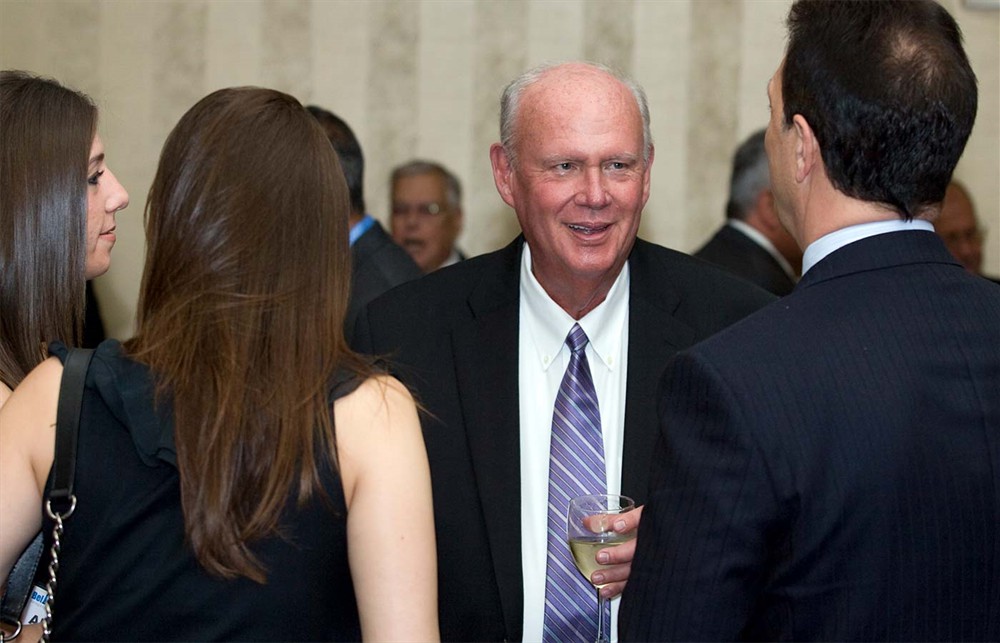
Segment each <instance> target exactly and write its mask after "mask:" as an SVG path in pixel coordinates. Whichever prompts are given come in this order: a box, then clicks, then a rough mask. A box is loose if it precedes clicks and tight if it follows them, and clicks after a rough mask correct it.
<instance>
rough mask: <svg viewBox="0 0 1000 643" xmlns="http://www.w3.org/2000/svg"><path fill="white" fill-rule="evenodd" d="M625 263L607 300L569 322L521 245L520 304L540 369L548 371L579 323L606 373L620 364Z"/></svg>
mask: <svg viewBox="0 0 1000 643" xmlns="http://www.w3.org/2000/svg"><path fill="white" fill-rule="evenodd" d="M629 283H630V276H629V266H628V262H626V263H625V265H624V266H623V267H622V270H621V272H620V273H618V277H617V278H616V279H615V282H614V283H613V284H612V285H611V289H610V290H609V291H608V295H607V297H605V298H604V301H602V302H601V303H600V304H598V306H597V307H596V308H594V309H593V310H592V311H590V312H589V313H587V314H586V315H584V316H583V317H582V318H581V319H579V320H576V319H573V318H572V317H571V316H570V315H569V313H567V312H566V311H565V310H563V309H562V308H560V307H559V304H557V303H556V302H554V301H553V300H552V298H551V297H549V295H548V293H546V292H545V289H544V288H542V286H541V284H539V283H538V280H537V279H535V275H534V274H533V273H532V272H531V250H530V249H529V247H528V244H527V243H525V244H524V252H523V253H522V254H521V301H522V303H523V307H524V310H525V312H526V314H527V315H528V316H529V321H528V326H529V328H531V329H532V333H531V334H532V336H533V337H532V339H533V340H534V348H535V354H536V356H537V357H538V360H539V362H538V363H539V365H540V366H541V368H542V370H543V371H545V370H547V369H548V367H549V365H551V364H552V362H553V361H555V358H556V356H557V355H559V352H560V351H561V350H562V349H563V346H564V345H565V342H566V336H567V335H569V331H570V330H572V328H573V324H580V327H581V328H582V329H583V332H585V333H586V334H587V338H588V339H589V340H590V346H591V348H592V349H593V351H594V354H595V355H596V356H597V357H598V358H599V359H600V361H601V363H602V364H604V365H605V366H606V367H607V368H608V369H609V370H612V371H613V370H615V369H616V368H617V367H618V363H619V362H621V359H620V358H619V356H620V355H621V354H622V353H621V348H622V329H623V327H624V324H625V320H626V313H627V312H628V294H629Z"/></svg>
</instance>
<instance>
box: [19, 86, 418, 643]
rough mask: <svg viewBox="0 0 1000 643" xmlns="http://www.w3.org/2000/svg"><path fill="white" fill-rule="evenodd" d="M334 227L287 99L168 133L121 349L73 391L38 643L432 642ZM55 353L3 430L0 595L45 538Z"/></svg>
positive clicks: (328, 198) (412, 472) (225, 107)
mask: <svg viewBox="0 0 1000 643" xmlns="http://www.w3.org/2000/svg"><path fill="white" fill-rule="evenodd" d="M347 211H348V198H347V188H346V185H345V182H344V178H343V175H342V173H341V170H340V166H339V164H338V162H337V159H336V155H335V153H334V151H333V148H332V147H331V146H330V144H329V142H328V141H327V139H326V137H325V136H324V135H323V133H322V131H321V130H320V128H319V126H318V125H317V124H316V122H315V119H313V118H312V116H311V115H309V113H308V112H307V111H306V110H305V109H304V108H303V107H302V106H301V105H300V104H299V103H298V101H296V100H295V99H294V98H292V97H290V96H288V95H285V94H282V93H279V92H276V91H272V90H266V89H256V88H241V89H226V90H220V91H217V92H214V93H212V94H210V95H209V96H207V97H206V98H204V99H202V100H201V101H200V102H198V103H197V104H196V105H195V106H194V107H193V108H191V110H189V111H188V112H187V114H185V115H184V116H183V117H182V118H181V120H180V122H179V123H178V124H177V126H176V127H175V128H174V130H173V132H172V133H171V134H170V136H169V138H168V139H167V142H166V144H165V146H164V149H163V153H162V155H161V158H160V165H159V169H158V171H157V174H156V177H155V179H154V181H153V185H152V188H151V189H150V193H149V200H148V203H147V206H146V213H145V217H146V243H147V251H146V265H145V269H144V272H143V278H142V287H141V292H140V299H139V311H138V327H137V334H136V336H135V337H134V338H133V339H132V340H130V341H129V342H127V343H126V344H125V345H124V346H123V345H121V344H118V343H117V342H114V341H107V342H104V343H103V344H101V346H100V347H99V348H98V349H97V352H96V354H95V356H94V360H93V362H92V364H91V367H90V372H89V375H88V382H87V390H86V394H85V396H84V403H83V418H82V421H81V427H80V438H79V441H80V445H79V457H78V462H77V469H76V496H77V497H78V499H79V503H78V505H77V508H76V511H75V513H74V514H73V516H72V518H71V519H70V520H68V521H67V524H66V530H65V535H64V536H63V539H62V540H63V542H62V553H61V555H60V568H59V582H58V589H57V601H56V603H55V605H56V608H55V611H54V614H53V623H52V628H53V634H54V636H62V637H65V638H73V639H92V638H103V639H108V638H122V639H131V640H150V639H177V640H209V639H257V640H278V639H293V640H333V639H358V638H361V637H363V638H365V639H393V640H404V639H414V640H432V639H434V638H436V637H437V636H438V634H437V595H436V594H437V593H436V586H437V585H436V581H437V577H436V564H435V547H434V531H433V530H434V527H433V518H432V515H431V511H432V510H431V495H430V482H429V474H428V470H427V460H426V455H425V452H424V447H423V441H422V438H421V435H420V426H419V422H418V419H417V414H416V407H415V405H414V403H413V400H412V398H411V397H410V395H409V394H408V392H407V391H406V389H405V388H404V387H403V386H402V385H401V384H400V383H399V382H397V381H396V380H395V379H393V378H392V377H390V376H388V375H385V374H383V373H382V372H381V371H380V370H379V368H378V367H377V365H373V363H372V362H371V361H370V360H367V359H364V358H362V357H360V356H358V355H356V354H354V353H353V352H351V351H350V349H349V348H348V347H347V345H346V343H345V342H344V338H343V330H342V324H343V318H344V311H345V309H346V305H347V296H348V286H349V283H350V279H349V266H350V255H349V251H348V245H347V240H348V230H347ZM52 351H53V353H54V355H56V357H53V358H50V359H49V360H47V361H46V362H44V363H43V364H42V365H41V366H40V367H39V368H38V369H36V370H35V371H34V372H32V373H31V374H30V375H29V376H28V377H27V378H26V379H25V380H24V382H23V383H22V384H21V386H20V387H19V388H18V390H16V391H15V392H14V395H13V396H12V397H11V399H10V401H9V402H8V404H7V405H6V407H5V408H4V409H3V411H2V413H0V419H2V424H3V427H2V429H0V499H2V507H3V510H4V521H3V524H2V526H0V529H2V538H0V543H2V544H0V574H3V575H4V576H5V575H6V573H7V570H8V569H9V567H10V564H11V562H12V557H13V556H14V555H16V552H15V550H16V549H17V547H18V546H23V543H25V542H26V541H27V539H28V538H29V537H30V535H31V533H32V531H33V530H37V529H38V527H39V525H40V524H41V523H42V512H41V506H42V505H41V497H42V493H43V491H44V488H45V481H46V477H47V475H48V472H49V469H50V467H51V464H52V459H53V444H54V438H53V429H52V427H51V424H52V423H53V422H54V418H55V406H56V398H57V396H58V388H59V384H58V381H59V376H60V374H61V371H62V365H61V363H60V360H61V359H63V358H64V357H65V353H66V351H65V349H64V348H63V347H62V346H60V345H54V346H53V347H52ZM41 410H44V413H43V412H41ZM31 432H35V433H36V434H40V435H41V437H37V438H35V439H33V440H32V439H30V438H29V437H28V436H29V434H30V433H31ZM46 531H47V530H46Z"/></svg>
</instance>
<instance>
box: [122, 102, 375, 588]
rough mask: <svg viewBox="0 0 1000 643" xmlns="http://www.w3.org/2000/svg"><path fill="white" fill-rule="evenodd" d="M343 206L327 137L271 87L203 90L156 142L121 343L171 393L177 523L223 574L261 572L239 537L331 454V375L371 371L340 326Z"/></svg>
mask: <svg viewBox="0 0 1000 643" xmlns="http://www.w3.org/2000/svg"><path fill="white" fill-rule="evenodd" d="M347 213H348V196H347V186H346V184H345V182H344V177H343V174H342V172H341V170H340V166H339V164H338V161H337V158H336V154H335V153H334V151H333V148H332V147H331V146H330V143H329V141H327V139H326V137H325V136H324V134H323V132H322V130H321V129H320V127H319V126H318V125H317V124H316V121H315V119H314V118H313V117H312V116H311V115H310V114H309V113H308V112H307V111H306V110H305V109H304V108H303V107H302V106H301V105H300V104H299V102H298V101H297V100H295V99H294V98H292V97H291V96H288V95H286V94H283V93H280V92H277V91H273V90H268V89H258V88H235V89H223V90H219V91H216V92H214V93H212V94H209V95H208V96H207V97H205V98H203V99H202V100H201V101H199V102H198V103H197V104H196V105H195V106H194V107H192V108H191V109H190V110H189V111H188V112H187V113H186V114H185V115H184V116H183V117H182V118H181V120H180V122H179V123H178V124H177V126H176V127H175V128H174V130H173V131H172V132H171V133H170V136H169V137H168V138H167V141H166V143H165V145H164V147H163V152H162V154H161V156H160V164H159V168H158V169H157V173H156V177H155V179H154V180H153V185H152V187H151V188H150V192H149V200H148V202H147V204H146V211H145V223H146V244H147V245H146V264H145V269H144V271H143V276H142V286H141V291H140V295H139V310H138V331H137V335H136V337H135V338H134V339H133V340H131V341H130V342H129V343H128V344H127V350H128V352H129V353H130V354H131V355H132V356H133V357H134V358H135V359H137V360H139V361H142V362H144V363H146V364H148V365H149V366H150V367H151V369H152V371H153V373H154V374H155V376H156V378H157V382H158V388H157V390H158V396H157V397H158V399H160V400H162V399H168V398H169V399H172V407H173V413H174V440H175V443H176V447H177V464H178V469H179V472H180V486H181V500H182V506H183V510H184V524H185V532H186V534H187V537H188V540H189V542H190V543H191V545H192V547H193V549H194V553H195V555H196V556H197V558H198V560H199V562H200V563H201V564H202V565H203V566H204V567H205V568H206V569H208V570H209V571H210V572H213V573H215V574H218V575H221V576H223V577H227V578H230V577H234V576H237V575H241V576H246V577H248V578H251V579H253V580H255V581H258V582H264V581H265V572H266V570H264V569H263V567H262V566H261V564H260V562H259V561H258V560H257V559H256V558H255V556H254V554H253V553H252V551H251V550H250V548H249V547H248V545H249V543H251V542H252V541H254V540H256V539H259V538H262V537H264V536H269V535H275V534H277V533H278V526H279V525H278V521H279V518H280V516H281V513H282V510H283V509H284V507H285V505H286V503H287V501H288V499H289V497H290V494H291V493H297V497H298V499H299V502H304V501H305V500H307V499H308V498H309V497H311V496H312V495H313V494H316V493H320V494H321V493H322V490H321V486H320V481H319V474H318V463H319V462H322V461H323V460H322V459H324V458H325V459H326V460H328V461H331V462H332V463H333V464H334V466H335V464H336V462H335V457H334V453H335V451H334V450H335V439H334V431H333V420H332V416H331V408H330V403H329V401H328V387H329V385H330V383H331V381H332V378H333V376H334V373H335V372H336V371H337V369H344V368H346V369H347V370H349V371H352V372H354V373H357V374H359V375H361V376H365V375H367V374H368V373H369V372H370V369H369V367H368V366H367V365H366V363H365V362H364V361H363V360H362V359H361V358H360V357H358V356H356V355H355V354H354V353H352V352H351V351H350V350H349V349H348V347H347V345H346V343H345V340H344V335H343V329H342V325H343V319H344V314H345V310H346V307H347V297H348V289H349V285H350V275H349V270H350V255H349V250H348V228H347ZM317 456H318V457H317Z"/></svg>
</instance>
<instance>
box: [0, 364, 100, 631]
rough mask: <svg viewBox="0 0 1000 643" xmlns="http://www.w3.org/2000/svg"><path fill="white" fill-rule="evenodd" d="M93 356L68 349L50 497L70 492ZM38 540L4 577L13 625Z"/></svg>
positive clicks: (4, 614) (4, 613)
mask: <svg viewBox="0 0 1000 643" xmlns="http://www.w3.org/2000/svg"><path fill="white" fill-rule="evenodd" d="M93 355H94V351H93V350H91V349H88V348H74V349H70V351H69V354H68V355H67V356H66V363H65V364H64V365H63V373H62V379H61V380H60V383H59V403H58V406H57V408H56V444H55V456H54V458H53V462H52V489H51V490H50V492H49V499H51V500H57V499H58V500H69V498H70V497H71V496H72V495H73V477H74V475H75V471H76V441H77V436H78V435H79V427H80V409H81V407H82V404H83V389H84V384H85V382H86V379H87V369H88V368H89V367H90V359H91V357H93ZM57 492H58V493H57ZM42 540H43V539H42V533H41V532H39V533H38V535H37V536H35V539H34V540H32V541H31V544H30V545H28V547H27V549H25V550H24V552H23V553H22V554H21V556H20V558H18V559H17V562H16V563H14V566H13V567H12V568H11V570H10V574H9V575H8V576H7V590H6V591H5V592H4V595H3V598H2V600H0V621H3V622H4V623H8V624H10V625H14V624H16V623H20V621H21V612H23V611H24V606H25V604H26V603H27V602H28V597H29V596H30V595H31V587H32V584H33V581H34V579H35V572H36V570H37V569H38V561H39V559H40V558H41V555H42V547H43V543H42Z"/></svg>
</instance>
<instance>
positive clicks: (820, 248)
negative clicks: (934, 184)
mask: <svg viewBox="0 0 1000 643" xmlns="http://www.w3.org/2000/svg"><path fill="white" fill-rule="evenodd" d="M907 230H927V231H929V232H934V226H933V225H931V223H930V222H929V221H924V220H923V219H911V220H910V221H903V220H902V219H894V220H892V221H874V222H871V223H859V224H858V225H852V226H848V227H846V228H841V229H840V230H834V231H833V232H830V233H828V234H825V235H823V236H822V237H820V238H819V239H816V240H815V241H813V242H812V243H810V244H809V246H808V247H807V248H806V251H805V253H803V255H802V274H803V275H804V274H806V273H807V272H808V271H809V269H810V268H812V267H813V266H815V265H816V264H818V263H819V262H820V261H822V260H823V258H824V257H826V256H827V255H828V254H830V253H832V252H833V251H834V250H839V249H840V248H843V247H844V246H846V245H848V244H850V243H854V242H855V241H861V240H862V239H867V238H868V237H874V236H875V235H877V234H885V233H887V232H906V231H907Z"/></svg>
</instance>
